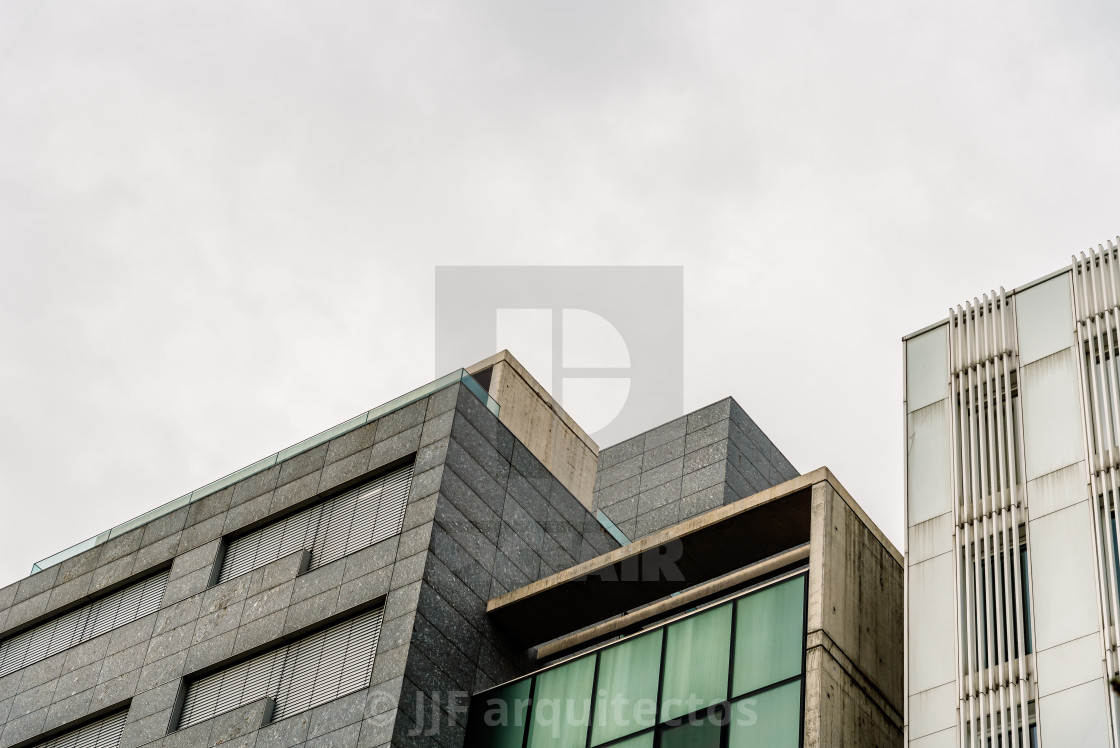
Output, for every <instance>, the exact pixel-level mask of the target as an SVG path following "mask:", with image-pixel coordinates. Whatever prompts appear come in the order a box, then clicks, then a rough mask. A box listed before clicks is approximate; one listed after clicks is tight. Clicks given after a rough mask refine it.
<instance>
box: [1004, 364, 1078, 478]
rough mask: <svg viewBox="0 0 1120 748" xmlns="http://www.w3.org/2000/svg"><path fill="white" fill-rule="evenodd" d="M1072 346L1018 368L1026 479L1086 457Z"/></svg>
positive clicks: (1050, 471)
mask: <svg viewBox="0 0 1120 748" xmlns="http://www.w3.org/2000/svg"><path fill="white" fill-rule="evenodd" d="M1077 376H1078V375H1077V360H1076V358H1074V349H1072V348H1067V349H1066V350H1065V351H1063V352H1061V353H1055V354H1054V355H1052V356H1047V357H1046V358H1044V359H1042V360H1040V361H1036V362H1035V363H1033V364H1029V365H1027V366H1024V367H1022V368H1021V369H1020V379H1019V391H1020V393H1021V397H1020V399H1021V400H1022V401H1023V421H1024V426H1023V432H1024V441H1025V444H1026V462H1027V480H1028V481H1029V480H1033V479H1035V478H1038V477H1040V476H1043V475H1046V474H1047V473H1052V472H1054V471H1055V470H1058V469H1060V468H1064V467H1066V466H1068V465H1072V464H1074V463H1075V462H1078V461H1080V460H1083V459H1084V458H1085V440H1084V435H1083V434H1082V431H1081V403H1080V395H1079V393H1078V386H1077Z"/></svg>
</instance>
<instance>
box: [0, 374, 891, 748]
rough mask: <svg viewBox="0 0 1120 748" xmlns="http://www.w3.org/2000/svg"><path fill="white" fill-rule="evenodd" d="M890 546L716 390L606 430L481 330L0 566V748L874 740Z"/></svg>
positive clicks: (883, 699) (885, 689) (879, 715)
mask: <svg viewBox="0 0 1120 748" xmlns="http://www.w3.org/2000/svg"><path fill="white" fill-rule="evenodd" d="M902 569H903V566H902V557H901V555H900V554H899V553H898V552H897V551H896V550H895V549H894V548H893V547H892V546H891V544H890V543H889V542H888V541H887V540H886V538H885V537H884V536H883V535H882V533H881V532H879V530H878V529H877V528H876V527H875V526H874V524H873V523H872V522H871V521H870V520H869V519H868V518H867V517H866V515H865V514H864V513H863V512H862V510H860V508H859V507H858V505H857V504H856V503H855V502H854V501H853V500H852V498H851V496H849V495H848V493H847V492H846V491H845V490H844V489H843V487H842V486H841V485H840V484H839V482H838V481H837V480H836V478H835V477H834V476H832V475H831V473H829V472H828V470H827V469H825V468H821V469H819V470H816V471H814V472H812V473H809V474H807V475H798V474H797V472H796V471H795V470H793V468H792V466H791V465H790V464H789V462H788V460H786V459H785V458H784V457H783V456H782V455H781V453H780V452H779V451H778V450H777V448H776V447H774V445H773V444H771V443H770V441H769V440H768V439H766V437H765V435H764V434H763V433H762V432H761V430H760V429H758V428H757V426H755V425H754V423H753V422H752V421H751V420H750V419H749V418H748V417H747V416H746V414H745V413H744V412H743V411H742V410H741V409H740V408H739V406H738V405H737V404H736V403H735V402H734V401H733V400H731V399H726V400H723V401H720V402H718V403H715V404H713V405H711V406H708V407H707V408H703V409H701V410H698V411H696V412H694V413H690V414H688V415H687V416H683V417H682V418H680V419H677V420H675V421H673V422H671V423H668V424H665V425H663V426H661V427H658V428H656V429H653V430H652V431H650V432H647V433H645V434H642V435H639V436H637V437H635V438H633V439H630V440H628V441H626V442H623V443H622V444H619V445H616V446H614V447H611V448H609V449H604V450H602V452H600V450H599V448H598V446H597V445H596V444H595V443H594V441H593V440H591V439H590V437H588V435H587V434H586V433H585V432H584V431H583V430H582V429H581V428H580V427H579V426H578V424H576V423H575V422H574V421H573V420H572V419H571V418H570V417H569V416H568V415H567V414H566V413H564V411H563V409H562V408H560V406H559V405H558V404H557V403H555V402H554V401H553V400H552V398H551V396H550V395H549V394H548V392H547V391H545V390H544V389H543V388H542V387H540V385H539V384H538V383H537V382H536V381H535V380H534V379H533V377H532V376H531V375H530V374H529V373H528V372H527V371H525V370H524V368H523V367H522V366H521V365H520V364H519V363H517V361H516V360H515V359H514V358H513V357H512V356H509V354H508V353H506V352H503V353H501V354H498V355H497V356H495V357H492V358H491V359H488V360H487V361H484V362H480V363H479V364H477V365H475V366H471V367H470V368H469V373H468V371H467V370H461V371H458V372H454V373H452V374H450V375H448V376H446V377H443V378H441V379H439V380H436V381H435V382H432V383H430V384H429V385H426V386H424V387H422V388H420V389H419V390H416V391H414V392H412V393H408V394H407V395H403V396H401V397H400V398H397V399H396V400H394V401H392V402H390V403H386V404H385V405H383V406H381V407H379V408H375V409H373V410H371V411H369V412H367V413H363V414H360V415H359V416H356V417H355V418H353V419H350V420H349V421H346V422H345V423H342V424H339V425H338V426H337V427H335V428H333V429H330V430H328V431H326V432H324V433H322V434H319V435H317V436H314V437H311V438H309V439H307V440H305V441H303V442H300V443H299V444H296V445H293V446H292V447H289V448H288V449H285V450H282V451H280V452H278V453H276V454H274V455H270V456H269V457H267V458H265V459H263V460H260V461H258V462H257V463H254V464H253V465H250V466H247V467H246V468H244V469H242V470H239V471H237V472H236V473H233V474H231V475H230V476H227V477H225V478H222V479H220V480H218V481H215V482H214V483H211V484H209V485H207V486H204V487H202V488H200V489H198V490H196V491H193V492H191V493H190V494H187V495H185V496H182V497H180V498H178V499H176V500H174V501H172V502H169V503H168V504H165V505H163V506H161V507H158V508H156V509H154V510H152V511H151V512H149V513H147V514H145V515H143V516H141V517H138V518H136V519H135V520H132V521H130V522H127V523H124V524H123V525H120V526H118V527H116V528H113V529H111V530H108V531H106V532H103V533H101V534H99V535H97V536H95V537H92V538H90V539H89V540H87V541H85V542H83V543H80V544H78V545H77V546H75V547H73V548H70V549H67V550H66V551H62V552H60V553H58V554H55V555H54V556H52V557H51V558H48V559H44V560H43V561H40V562H39V563H37V564H35V566H34V567H33V573H32V574H31V575H30V576H28V577H27V578H25V579H22V580H20V581H19V582H17V583H15V584H12V585H10V586H8V587H5V588H2V589H0V748H32V747H34V748H139V747H140V746H145V747H146V748H215V747H216V746H219V745H225V744H228V745H229V746H230V747H231V748H294V747H295V746H308V748H379V747H381V746H390V745H392V746H399V747H404V748H419V746H426V747H433V748H434V747H436V746H439V747H441V748H464V746H466V745H468V744H469V745H471V746H473V747H475V748H477V747H479V746H483V745H485V746H490V745H502V746H504V745H510V746H514V745H515V744H516V748H523V746H524V745H525V744H526V741H528V743H532V745H533V746H535V747H539V746H542V745H545V744H547V745H550V746H569V745H570V746H572V748H587V746H588V745H593V746H596V747H597V746H600V745H602V746H608V745H614V744H621V743H623V742H626V743H628V744H629V743H634V744H635V745H637V744H639V743H642V744H649V745H651V746H652V745H654V744H657V745H659V746H660V745H664V746H672V745H675V744H677V743H682V742H683V743H688V744H690V745H691V744H695V745H709V744H710V745H717V744H722V741H723V740H728V741H730V742H729V744H731V745H734V746H743V747H744V748H745V746H750V745H767V746H785V745H791V746H799V745H805V746H834V745H860V746H888V745H897V744H898V743H899V742H900V741H901V739H902V719H903V708H904V706H903V688H902V574H903V572H902ZM573 674H575V675H578V677H574V675H573ZM589 678H590V680H589ZM638 685H641V686H642V687H643V688H644V689H645V690H644V691H641V692H638V691H635V690H633V689H634V688H635V687H636V686H638ZM526 688H527V689H528V692H529V694H530V695H531V698H530V701H529V702H528V703H525V704H519V703H518V702H517V700H516V699H514V700H513V701H512V702H511V707H512V708H513V709H514V710H515V711H516V710H517V709H519V708H521V706H524V712H523V713H520V716H521V718H522V719H521V720H520V728H519V720H518V719H517V718H516V717H517V714H512V715H511V718H510V719H509V720H507V721H505V722H503V721H502V720H501V719H498V720H495V719H493V718H492V715H490V716H488V711H489V710H490V705H489V702H492V701H495V693H507V692H508V693H512V692H518V693H521V692H524V690H525V689H526ZM494 689H498V690H497V691H495V690H494ZM518 689H521V691H518ZM626 689H630V690H626ZM623 691H626V692H625V693H623ZM592 693H594V694H595V695H596V696H595V698H596V699H598V700H597V701H595V704H598V705H599V706H598V707H592V706H588V709H589V710H591V709H596V711H595V714H594V715H593V714H592V713H591V712H590V711H588V713H587V714H583V713H582V712H580V708H581V705H582V704H584V702H585V701H586V702H587V703H588V704H589V705H590V703H591V702H590V699H591V694H592ZM650 693H653V694H654V695H653V697H649V694H650ZM548 694H552V696H551V697H549V698H546V696H547V695H548ZM472 696H473V697H474V698H473V703H472ZM630 697H638V698H637V700H636V701H634V702H633V704H634V705H635V706H637V704H638V703H639V702H640V703H641V707H642V710H641V711H640V712H638V711H631V712H627V711H626V709H627V706H626V704H627V703H631V702H628V701H627V699H628V698H630ZM550 699H551V702H550ZM604 699H605V701H604ZM651 699H652V700H651ZM497 700H498V701H500V700H501V699H500V698H499V699H497ZM646 701H649V704H645V702H646ZM550 703H551V705H552V706H555V707H557V708H558V709H560V711H561V713H563V714H565V715H567V714H569V713H570V714H571V715H572V716H571V718H570V719H569V718H568V717H565V718H564V719H562V720H560V721H559V722H555V721H550V720H548V719H547V716H548V715H547V714H546V711H547V709H548V706H549V705H550ZM603 703H609V704H611V705H612V707H611V709H613V710H614V711H613V712H612V711H610V710H608V709H606V708H605V707H603V705H602V704H603ZM619 704H621V706H619ZM616 706H617V707H618V708H617V709H616V708H615V707H616ZM647 712H648V713H647ZM612 714H613V717H612V718H610V719H608V717H610V716H611V715H612ZM630 717H634V718H635V719H639V720H640V722H636V723H633V724H630V723H629V721H628V720H629V719H630ZM526 720H527V721H526ZM494 722H497V723H498V724H493V723H494ZM600 722H604V723H605V724H604V726H602V727H600ZM678 723H681V724H680V725H679V726H678ZM518 729H521V732H520V733H519V732H518ZM589 730H594V731H595V732H594V734H592V733H591V732H589ZM518 741H520V742H518Z"/></svg>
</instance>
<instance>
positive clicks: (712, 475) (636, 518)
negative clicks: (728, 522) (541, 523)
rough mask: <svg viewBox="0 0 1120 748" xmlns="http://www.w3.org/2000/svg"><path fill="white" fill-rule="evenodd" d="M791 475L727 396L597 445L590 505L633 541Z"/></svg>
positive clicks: (790, 468)
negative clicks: (623, 438)
mask: <svg viewBox="0 0 1120 748" xmlns="http://www.w3.org/2000/svg"><path fill="white" fill-rule="evenodd" d="M797 476H798V472H797V470H795V469H794V467H793V465H791V464H790V461H789V460H787V459H786V457H785V455H783V454H782V453H781V451H780V450H779V449H778V448H777V447H776V446H774V443H773V442H771V441H770V439H769V438H768V437H767V436H766V434H764V433H763V432H762V429H760V428H759V427H758V426H757V425H756V424H755V422H754V421H753V420H751V417H750V416H748V415H747V414H746V412H745V411H744V410H743V409H742V408H741V407H739V404H738V403H737V402H735V400H734V399H733V398H730V397H729V398H725V399H723V400H720V401H719V402H716V403H712V404H711V405H709V406H707V407H705V408H701V409H700V410H696V411H693V412H692V413H689V414H687V415H684V416H681V417H680V418H677V419H676V420H673V421H670V422H669V423H666V424H664V425H662V426H658V427H657V428H655V429H651V430H650V431H647V432H645V433H644V434H639V435H637V436H635V437H633V438H631V439H627V440H626V441H624V442H620V443H619V444H616V445H614V446H612V447H608V448H606V449H604V450H602V451H600V452H599V467H598V471H597V472H596V475H595V497H594V503H593V506H594V508H595V509H596V510H602V511H603V513H604V514H606V515H607V516H608V517H610V519H611V521H613V522H614V523H615V524H616V525H618V528H619V529H620V530H622V532H624V533H625V534H626V536H627V537H628V538H630V539H631V540H636V539H637V538H640V537H643V536H645V535H649V534H650V533H653V532H657V531H658V530H663V529H665V528H666V527H671V526H672V525H674V524H676V523H678V522H681V521H683V520H686V519H688V518H689V517H694V516H696V515H698V514H703V513H704V512H706V511H709V510H711V509H714V508H715V507H717V506H722V505H724V504H729V503H731V502H733V501H737V500H738V499H741V498H744V497H747V496H750V495H752V494H755V493H758V492H759V491H762V490H764V489H766V488H769V487H770V486H775V485H777V484H779V483H782V482H784V481H787V480H790V479H791V478H796V477H797Z"/></svg>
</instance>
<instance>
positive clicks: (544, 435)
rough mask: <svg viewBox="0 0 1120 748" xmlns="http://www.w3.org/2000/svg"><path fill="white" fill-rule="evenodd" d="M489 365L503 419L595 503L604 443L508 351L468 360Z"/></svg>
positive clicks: (571, 487) (473, 370) (583, 499)
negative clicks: (579, 421) (601, 448)
mask: <svg viewBox="0 0 1120 748" xmlns="http://www.w3.org/2000/svg"><path fill="white" fill-rule="evenodd" d="M486 369H492V371H491V374H490V388H489V392H490V395H491V397H493V398H494V399H495V400H497V401H498V403H499V404H500V405H501V409H500V411H499V413H498V418H499V419H500V420H501V422H502V424H503V425H504V426H505V427H506V428H508V429H509V430H510V431H511V432H512V433H513V435H514V436H516V437H517V438H518V439H519V440H520V441H521V443H522V444H524V445H525V446H526V447H528V448H529V451H530V452H532V453H533V456H534V457H536V458H537V459H538V460H540V461H541V464H543V465H544V466H545V467H546V468H547V469H548V471H549V472H551V473H552V474H553V475H554V476H556V478H557V479H558V480H559V481H560V483H562V484H563V485H564V487H565V488H566V489H568V491H569V492H571V494H572V495H573V496H575V497H576V498H577V499H579V500H580V503H582V504H583V505H584V506H585V507H587V508H588V509H590V508H591V502H592V496H593V494H594V491H595V470H596V467H597V465H598V457H599V446H598V445H597V444H596V443H595V441H594V440H593V439H592V438H591V437H590V436H588V435H587V432H586V431H584V430H583V428H582V427H581V426H580V425H579V424H578V423H576V422H575V421H574V420H573V419H572V417H571V416H569V415H568V414H567V412H566V411H565V410H564V409H563V408H562V407H560V404H559V403H557V402H556V400H555V399H553V397H552V395H551V394H550V393H549V392H548V390H546V389H545V388H544V387H542V386H541V384H540V383H539V382H537V380H536V379H534V378H533V375H532V374H530V373H529V372H528V371H527V370H526V369H525V367H524V366H522V365H521V363H520V362H519V361H518V360H517V359H516V358H514V357H513V355H512V354H511V353H510V352H509V351H505V350H503V351H500V352H498V353H496V354H494V355H493V356H491V357H490V358H487V359H485V360H483V361H479V362H478V363H477V364H474V365H473V366H468V367H467V372H468V373H470V374H472V375H473V374H477V373H479V372H481V371H484V370H486Z"/></svg>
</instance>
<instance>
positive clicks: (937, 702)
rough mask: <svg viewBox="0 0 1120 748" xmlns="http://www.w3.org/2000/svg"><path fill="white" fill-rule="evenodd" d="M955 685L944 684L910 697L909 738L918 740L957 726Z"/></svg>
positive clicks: (954, 683) (953, 683)
mask: <svg viewBox="0 0 1120 748" xmlns="http://www.w3.org/2000/svg"><path fill="white" fill-rule="evenodd" d="M958 703H959V701H958V700H957V684H956V682H955V681H954V682H950V683H946V684H945V685H943V686H938V687H937V688H931V689H930V690H928V691H922V692H921V693H918V694H914V695H913V696H911V697H910V712H909V724H910V737H911V738H912V739H913V738H920V737H924V736H926V735H931V734H933V733H935V732H941V731H943V730H945V729H947V728H950V727H954V726H955V725H956V724H957V704H958Z"/></svg>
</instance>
